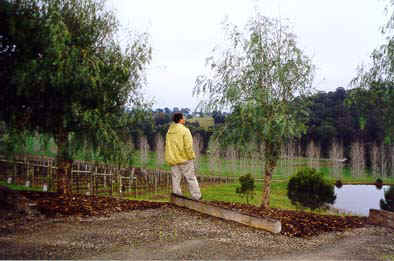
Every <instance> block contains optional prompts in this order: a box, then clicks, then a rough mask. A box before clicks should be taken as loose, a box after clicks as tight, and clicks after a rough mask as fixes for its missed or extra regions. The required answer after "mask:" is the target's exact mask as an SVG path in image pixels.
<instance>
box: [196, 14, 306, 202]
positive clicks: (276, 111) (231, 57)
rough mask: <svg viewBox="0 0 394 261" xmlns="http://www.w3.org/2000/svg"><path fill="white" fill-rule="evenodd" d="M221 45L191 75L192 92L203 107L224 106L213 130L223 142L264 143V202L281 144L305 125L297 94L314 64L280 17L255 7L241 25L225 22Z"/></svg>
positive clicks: (211, 109) (219, 107)
mask: <svg viewBox="0 0 394 261" xmlns="http://www.w3.org/2000/svg"><path fill="white" fill-rule="evenodd" d="M225 33H226V36H227V42H226V43H225V44H226V47H225V48H224V49H222V51H220V50H219V49H218V48H216V49H215V50H214V54H213V56H212V57H210V58H208V59H207V65H208V66H209V68H210V71H209V73H207V74H206V75H201V76H199V77H198V78H197V80H196V85H195V89H194V92H195V94H196V95H202V96H204V97H208V98H207V99H206V100H203V101H202V102H201V106H203V107H204V108H205V109H206V110H207V111H215V110H220V109H221V110H229V111H230V112H231V115H229V117H227V118H226V121H225V124H224V126H223V127H222V128H221V129H220V130H219V131H218V132H217V133H216V135H217V137H219V139H220V140H221V141H222V144H225V145H226V144H233V145H236V146H238V147H239V148H241V147H242V146H243V145H244V144H248V142H250V141H253V142H256V141H258V142H261V143H262V144H263V145H264V148H265V150H264V154H265V155H264V158H265V160H264V163H262V164H264V168H263V169H264V170H263V173H262V175H263V176H264V185H263V186H264V187H263V195H262V205H261V207H265V208H268V207H269V201H270V187H271V180H272V174H273V171H274V169H275V167H276V165H277V162H278V160H279V158H280V152H281V145H282V144H284V143H286V142H287V141H289V140H290V139H291V138H293V137H296V136H299V135H300V134H301V133H303V132H304V131H305V130H306V127H305V124H304V123H305V120H306V118H307V112H306V110H304V109H303V106H302V102H301V101H302V99H301V97H302V96H303V95H305V94H307V93H308V92H309V90H310V88H311V83H312V78H313V72H314V66H313V65H312V62H311V59H310V58H308V57H307V56H306V55H305V54H304V53H303V52H302V50H301V49H300V48H298V47H297V42H296V36H295V35H294V34H293V33H292V32H291V30H290V28H289V27H288V26H286V25H285V24H283V23H282V22H281V21H280V20H279V19H271V18H268V17H265V16H263V15H261V14H260V13H259V12H256V14H255V16H254V17H252V18H251V19H250V20H249V22H248V23H247V24H246V26H245V28H244V30H241V29H239V28H238V27H237V26H234V25H231V24H230V23H226V24H225Z"/></svg>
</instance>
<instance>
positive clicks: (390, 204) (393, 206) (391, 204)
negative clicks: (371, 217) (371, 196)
mask: <svg viewBox="0 0 394 261" xmlns="http://www.w3.org/2000/svg"><path fill="white" fill-rule="evenodd" d="M380 208H381V209H383V210H387V211H391V212H394V186H390V187H389V189H388V190H385V191H384V199H381V200H380Z"/></svg>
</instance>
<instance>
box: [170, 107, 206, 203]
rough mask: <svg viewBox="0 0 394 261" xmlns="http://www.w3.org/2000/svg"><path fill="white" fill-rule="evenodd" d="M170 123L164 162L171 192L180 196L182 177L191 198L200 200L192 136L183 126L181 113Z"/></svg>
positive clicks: (175, 115)
mask: <svg viewBox="0 0 394 261" xmlns="http://www.w3.org/2000/svg"><path fill="white" fill-rule="evenodd" d="M172 121H173V123H172V124H171V125H170V127H169V128H168V132H167V136H166V149H165V160H166V161H167V163H168V164H169V165H170V166H171V172H172V192H173V193H174V194H177V195H182V190H181V186H180V184H181V179H182V175H183V176H185V179H186V181H187V183H188V185H189V191H190V194H191V196H192V198H193V199H195V200H200V199H201V192H200V187H199V185H198V181H197V178H196V176H195V174H194V163H193V160H194V159H195V158H196V155H195V154H194V151H193V137H192V134H191V133H190V130H189V129H188V128H186V127H185V126H184V125H185V121H186V120H185V118H184V117H183V114H182V113H179V112H178V113H175V114H174V115H173V117H172Z"/></svg>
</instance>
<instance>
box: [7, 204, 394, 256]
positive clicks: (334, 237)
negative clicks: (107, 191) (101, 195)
mask: <svg viewBox="0 0 394 261" xmlns="http://www.w3.org/2000/svg"><path fill="white" fill-rule="evenodd" d="M393 232H394V231H392V230H388V229H384V228H378V227H372V226H368V227H366V228H360V229H354V230H351V231H347V232H340V233H326V234H322V235H320V236H317V237H313V238H310V239H303V238H290V237H287V236H283V235H273V234H271V233H268V232H264V231H261V230H257V229H253V228H249V227H246V226H243V225H240V224H237V223H233V222H228V221H223V220H220V219H217V218H213V217H209V216H207V215H203V214H199V213H196V212H193V211H190V210H187V209H182V208H176V207H172V206H163V207H161V208H159V209H149V210H135V211H132V212H123V213H117V214H113V215H111V216H110V217H92V218H77V217H71V218H58V219H40V220H35V221H34V222H28V223H27V224H25V225H24V226H22V227H20V228H18V229H16V230H15V231H12V232H10V233H7V234H2V235H0V259H2V260H3V259H92V260H93V259H94V260H97V259H101V260H103V259H105V260H108V259H118V260H119V259H127V260H147V259H148V260H149V259H150V260H151V259H165V260H168V259H170V260H174V259H176V260H179V259H200V260H201V259H205V260H208V259H209V260H211V259H216V260H218V259H220V260H223V259H226V260H245V259H249V260H250V259H259V260H295V259H297V260H394V233H393Z"/></svg>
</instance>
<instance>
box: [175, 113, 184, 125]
mask: <svg viewBox="0 0 394 261" xmlns="http://www.w3.org/2000/svg"><path fill="white" fill-rule="evenodd" d="M172 121H173V122H175V123H181V124H185V121H186V120H185V117H183V114H182V113H180V112H176V113H174V115H173V116H172Z"/></svg>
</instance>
